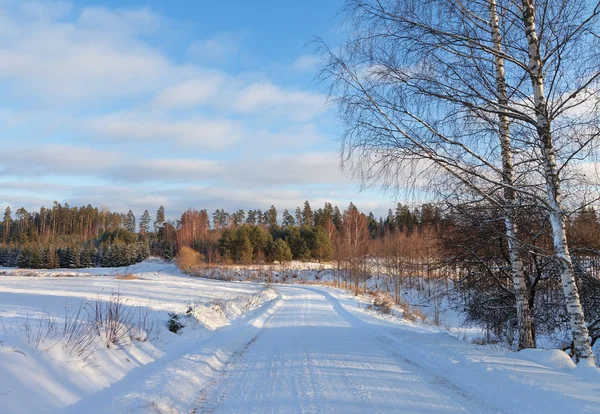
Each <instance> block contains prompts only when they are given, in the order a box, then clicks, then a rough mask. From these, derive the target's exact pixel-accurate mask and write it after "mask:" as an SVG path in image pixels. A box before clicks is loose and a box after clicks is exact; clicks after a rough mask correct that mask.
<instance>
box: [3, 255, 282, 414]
mask: <svg viewBox="0 0 600 414" xmlns="http://www.w3.org/2000/svg"><path fill="white" fill-rule="evenodd" d="M3 270H4V271H5V273H6V274H4V275H0V407H1V408H0V412H2V413H13V412H14V413H17V412H18V413H22V412H54V411H56V410H57V409H59V408H62V407H65V406H67V405H70V404H73V403H74V402H76V401H78V400H79V399H81V398H85V397H88V396H91V395H92V394H95V393H97V392H98V391H100V390H102V389H104V388H106V387H109V386H110V385H111V384H113V383H116V382H119V381H121V380H122V379H124V377H126V376H128V374H130V373H131V372H132V371H137V370H138V369H140V367H142V366H144V365H147V364H150V365H156V364H154V362H156V361H161V362H165V361H168V360H172V359H174V358H176V357H177V356H180V355H183V354H185V353H186V352H187V351H188V350H189V349H197V348H200V347H202V344H203V343H205V342H206V341H207V340H208V339H210V338H211V337H212V336H213V335H214V332H216V331H218V330H219V328H223V327H226V326H228V325H230V324H231V323H232V321H235V319H237V318H239V317H241V316H242V314H243V313H244V312H246V311H249V310H251V309H254V308H256V307H259V306H260V305H261V304H262V303H263V302H265V301H269V300H272V299H274V297H275V294H274V291H273V290H268V291H265V290H264V286H258V285H256V284H251V283H228V282H218V281H213V280H204V279H198V278H192V277H189V276H185V275H183V274H181V273H180V272H179V271H178V270H177V268H176V267H175V266H174V265H173V264H166V263H164V262H162V261H160V260H150V261H147V262H143V263H140V264H138V265H135V266H130V267H128V268H121V269H103V268H97V269H82V270H75V271H71V270H49V271H23V270H16V271H14V272H12V271H9V270H7V269H3ZM15 273H16V274H21V276H10V274H15ZM23 274H25V275H27V276H22V275H23ZM123 274H133V275H135V277H137V278H138V279H133V280H122V279H118V278H117V275H123ZM34 275H38V276H45V277H32V276H34ZM58 275H62V276H58ZM64 275H68V277H65V276H64ZM50 276H52V277H50ZM117 292H118V295H119V297H120V298H121V301H122V302H123V304H124V306H125V308H127V309H132V310H133V312H132V313H133V314H134V317H135V316H137V315H138V314H139V313H140V312H141V311H144V314H143V315H142V316H145V317H146V324H145V325H146V326H147V329H150V328H152V329H154V332H151V333H150V335H151V338H149V339H150V340H149V341H143V342H142V341H137V340H130V341H128V342H127V343H125V344H118V345H111V348H107V347H106V344H105V342H104V341H103V338H98V341H97V343H93V344H89V351H92V350H93V353H91V355H90V356H89V357H87V355H88V354H89V353H90V352H88V350H86V351H85V352H83V354H82V355H79V354H78V352H76V351H74V350H73V346H71V344H69V343H67V342H68V341H67V338H65V337H64V335H61V334H58V332H60V331H62V330H63V326H64V324H65V320H68V319H71V320H73V319H74V318H75V316H76V315H77V313H78V312H79V310H80V309H81V312H80V318H81V319H84V318H83V316H85V315H86V314H87V313H89V312H93V308H94V305H95V304H96V303H98V301H99V300H110V299H111V297H115V293H117ZM104 303H106V302H104ZM190 306H191V307H192V308H193V311H192V312H190V317H185V316H182V318H181V321H182V323H184V324H186V325H187V326H186V328H184V329H183V330H182V332H181V333H180V334H179V335H176V334H173V333H171V332H169V331H168V330H167V327H166V324H167V321H168V318H169V316H168V312H176V313H178V314H185V313H186V311H187V310H188V309H189V307H190ZM49 321H51V322H49ZM50 324H52V325H53V329H49V325H50ZM49 331H51V332H49ZM73 342H75V341H73ZM86 357H87V358H86Z"/></svg>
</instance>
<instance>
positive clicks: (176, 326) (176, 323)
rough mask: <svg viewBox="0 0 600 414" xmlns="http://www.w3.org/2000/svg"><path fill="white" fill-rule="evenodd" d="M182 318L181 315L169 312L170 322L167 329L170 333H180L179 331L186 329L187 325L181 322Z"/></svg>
mask: <svg viewBox="0 0 600 414" xmlns="http://www.w3.org/2000/svg"><path fill="white" fill-rule="evenodd" d="M180 317H181V315H179V314H178V313H175V312H169V321H168V322H167V327H168V328H169V331H171V332H173V333H179V331H181V330H182V329H183V328H185V325H184V324H183V323H181V321H180V320H179V318H180Z"/></svg>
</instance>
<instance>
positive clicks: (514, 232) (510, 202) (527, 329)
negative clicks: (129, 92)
mask: <svg viewBox="0 0 600 414" xmlns="http://www.w3.org/2000/svg"><path fill="white" fill-rule="evenodd" d="M489 11H490V29H491V34H492V42H493V45H494V49H495V50H496V51H497V52H498V53H497V54H495V58H494V65H495V69H496V91H497V96H498V103H499V104H500V106H502V107H505V106H506V105H507V103H508V97H507V94H506V77H505V72H504V59H503V58H502V57H501V56H502V38H501V35H500V28H499V25H498V11H497V6H496V0H490V2H489ZM498 122H499V132H500V134H499V138H500V147H501V156H502V181H503V183H504V184H505V187H504V221H505V225H506V237H507V239H508V253H509V258H510V267H511V277H512V282H513V289H514V292H515V300H516V308H517V329H518V333H519V338H518V343H519V349H525V348H535V341H534V338H533V324H532V321H531V310H530V309H529V298H528V291H527V285H526V284H525V273H524V270H523V260H522V258H521V254H520V250H521V244H520V242H519V237H518V227H517V222H516V207H517V201H516V194H515V191H514V189H513V188H514V181H515V179H514V171H513V152H512V145H511V142H510V134H509V122H508V117H507V116H506V115H502V114H501V115H498Z"/></svg>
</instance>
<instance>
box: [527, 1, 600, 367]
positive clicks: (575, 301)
mask: <svg viewBox="0 0 600 414" xmlns="http://www.w3.org/2000/svg"><path fill="white" fill-rule="evenodd" d="M522 12H523V22H524V24H525V35H526V37H527V41H528V45H529V46H528V48H529V49H528V55H529V71H530V77H531V84H532V87H533V97H534V102H535V115H536V121H537V134H538V139H539V143H540V146H541V149H542V155H543V159H542V161H543V165H544V174H545V179H546V191H547V193H548V203H549V205H550V223H551V225H552V236H553V242H554V252H555V255H556V258H557V260H558V263H559V270H560V277H561V282H562V287H563V292H564V296H565V303H566V305H567V312H568V315H569V322H570V326H571V331H572V334H573V342H574V345H575V356H576V358H577V359H578V360H579V361H588V362H589V363H590V364H592V365H593V364H594V354H593V352H592V347H591V344H590V341H589V334H588V330H587V327H586V324H585V317H584V314H583V308H582V306H581V302H580V300H579V292H578V289H577V285H576V283H575V272H574V270H573V263H572V261H571V255H570V253H569V247H568V244H567V237H566V229H565V214H564V211H563V209H562V199H561V192H560V178H559V176H558V169H557V166H556V156H555V150H554V145H553V142H552V136H551V129H550V121H549V119H548V104H547V102H546V97H545V95H544V75H543V70H542V61H541V58H540V52H539V50H540V44H539V39H538V35H537V31H536V25H535V5H534V3H533V0H522Z"/></svg>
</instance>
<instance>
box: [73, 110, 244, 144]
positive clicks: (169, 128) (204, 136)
mask: <svg viewBox="0 0 600 414" xmlns="http://www.w3.org/2000/svg"><path fill="white" fill-rule="evenodd" d="M80 125H81V129H82V130H83V131H87V132H88V133H90V134H92V135H93V136H96V137H98V138H100V139H109V140H117V141H123V140H124V141H146V142H147V143H148V144H149V145H154V144H156V143H157V142H158V143H163V144H168V145H175V146H179V147H196V148H203V149H205V150H223V149H226V148H229V147H231V146H232V145H233V144H235V143H236V142H238V141H239V139H240V138H241V135H242V127H241V126H240V125H239V123H238V122H236V121H228V120H218V119H214V120H211V119H204V118H200V117H193V118H185V119H170V118H163V117H162V116H161V115H160V114H158V115H157V114H154V113H137V112H121V113H115V114H109V115H104V116H100V117H97V118H92V119H89V120H86V121H82V122H81V123H80ZM152 141H153V142H152Z"/></svg>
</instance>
